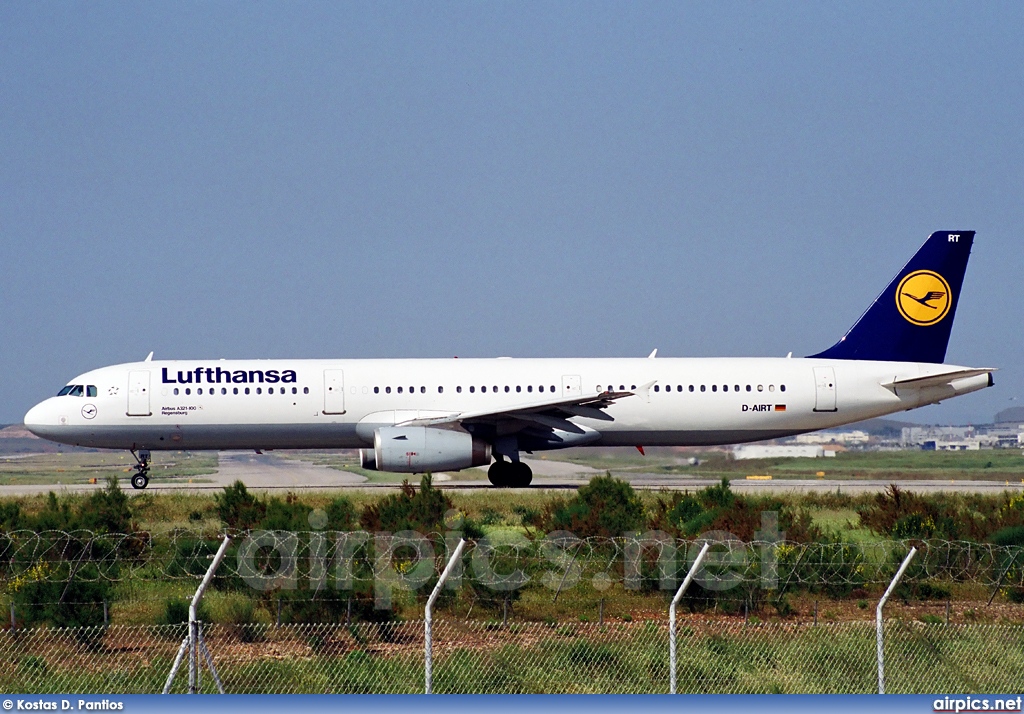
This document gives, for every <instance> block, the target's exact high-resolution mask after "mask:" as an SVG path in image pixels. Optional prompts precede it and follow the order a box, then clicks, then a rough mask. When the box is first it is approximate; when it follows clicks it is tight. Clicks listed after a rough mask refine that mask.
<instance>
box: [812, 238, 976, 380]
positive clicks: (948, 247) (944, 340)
mask: <svg viewBox="0 0 1024 714" xmlns="http://www.w3.org/2000/svg"><path fill="white" fill-rule="evenodd" d="M973 243H974V231H938V232H936V233H932V234H931V236H930V237H929V238H928V240H927V241H925V243H924V245H923V246H921V249H920V250H918V251H917V253H916V254H915V255H914V257H913V258H911V259H910V262H909V263H907V264H906V265H905V266H903V270H901V271H900V272H899V273H897V275H896V277H895V278H893V280H892V282H891V283H889V286H888V287H887V288H886V289H885V290H883V291H882V294H881V295H879V296H878V297H877V298H875V301H874V302H873V303H871V306H870V307H869V308H868V309H867V311H865V313H864V314H863V315H862V316H861V318H860V320H858V321H857V323H856V324H855V325H854V326H853V327H852V328H850V331H849V332H847V333H846V335H844V336H843V337H842V338H841V339H840V340H839V342H837V343H835V344H834V345H832V346H831V347H829V348H828V349H827V350H825V351H824V352H819V353H818V354H815V355H811V356H812V357H821V358H824V359H856V360H878V361H886V362H932V363H936V364H938V363H941V362H942V361H943V360H945V358H946V346H947V345H948V344H949V334H950V331H951V330H952V329H953V318H954V316H955V315H956V305H957V301H958V300H959V298H960V288H961V287H962V286H963V282H964V273H965V272H966V270H967V259H968V258H969V257H970V255H971V246H972V245H973Z"/></svg>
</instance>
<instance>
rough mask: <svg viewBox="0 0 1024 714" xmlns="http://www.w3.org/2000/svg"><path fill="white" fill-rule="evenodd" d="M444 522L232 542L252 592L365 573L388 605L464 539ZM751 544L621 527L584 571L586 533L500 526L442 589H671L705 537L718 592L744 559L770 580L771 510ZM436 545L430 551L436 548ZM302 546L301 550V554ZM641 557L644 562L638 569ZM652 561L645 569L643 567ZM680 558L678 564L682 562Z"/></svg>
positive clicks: (454, 523) (419, 584)
mask: <svg viewBox="0 0 1024 714" xmlns="http://www.w3.org/2000/svg"><path fill="white" fill-rule="evenodd" d="M309 523H310V526H311V527H312V528H313V529H314V530H323V529H324V528H325V527H326V525H327V515H326V513H324V512H323V511H320V510H319V509H318V510H315V511H313V512H312V513H310V515H309ZM445 524H446V526H448V528H447V530H445V532H444V533H442V534H435V535H434V538H433V539H431V538H430V537H428V536H427V535H425V534H423V533H420V532H418V531H412V530H406V531H399V532H396V533H389V532H379V533H369V532H367V531H339V532H323V533H318V532H310V533H301V534H300V533H295V532H291V531H268V530H261V531H252V532H250V533H249V534H248V535H247V536H246V537H245V538H244V539H243V540H242V541H241V542H240V544H239V547H238V552H237V556H236V557H237V573H238V575H239V577H241V579H242V580H243V581H244V582H245V583H246V585H248V586H249V587H251V588H253V589H254V590H259V591H262V592H267V591H270V590H297V589H299V587H300V582H302V581H305V583H303V584H308V586H309V588H310V589H311V590H315V591H318V592H319V591H323V590H326V589H329V588H333V589H335V590H352V589H353V588H354V586H355V583H356V581H357V579H358V580H362V579H372V582H373V595H374V607H375V608H377V609H385V610H386V609H390V608H391V602H392V594H393V593H394V592H395V591H396V590H408V591H416V590H419V589H421V588H423V587H425V586H426V585H427V584H428V583H431V582H432V580H433V578H434V577H435V576H436V575H437V572H436V564H437V559H438V556H439V555H443V556H444V558H445V560H447V559H448V558H449V557H450V556H451V554H452V553H453V552H454V551H455V548H456V547H457V546H458V543H459V541H460V540H461V539H462V537H463V532H462V530H461V525H462V517H461V515H460V514H458V512H455V511H449V513H448V514H447V515H446V518H445ZM754 535H755V541H754V543H753V544H747V543H744V542H743V541H741V540H740V539H739V538H737V537H736V536H734V535H733V534H731V533H728V532H726V531H708V532H705V533H702V534H701V535H699V536H697V537H696V538H694V539H693V540H692V541H691V542H689V543H680V542H679V541H678V540H677V539H676V538H674V537H673V536H671V535H670V534H668V533H665V532H662V531H656V530H651V531H646V532H631V533H625V534H624V535H623V537H622V538H621V539H619V541H620V542H621V544H622V547H621V548H620V549H619V550H618V552H617V553H616V557H615V558H613V559H611V560H606V561H605V563H604V564H605V567H604V569H603V570H601V571H600V572H598V573H594V574H589V573H588V574H585V573H584V567H583V564H582V563H581V562H580V553H581V550H582V548H583V546H584V545H585V544H586V543H587V541H586V540H585V539H583V538H580V537H579V536H577V535H576V534H574V533H571V532H569V531H555V532H552V533H547V534H546V535H543V536H540V535H539V534H538V535H535V536H534V537H533V538H532V539H531V538H527V536H526V535H525V534H523V533H520V532H515V531H513V532H507V533H503V534H502V535H501V537H500V538H490V537H486V536H485V537H483V538H480V539H479V540H477V541H476V542H475V544H474V547H473V548H472V549H471V550H470V552H469V554H468V557H467V558H466V560H468V573H467V571H466V563H464V562H461V561H460V562H457V563H456V564H455V566H454V568H453V570H452V572H451V574H450V576H449V578H448V581H447V582H446V583H445V588H446V589H450V590H458V589H459V588H460V587H462V585H463V581H464V579H465V578H466V577H467V576H468V577H469V578H471V579H472V580H473V582H474V583H475V584H479V585H482V586H484V587H486V588H488V589H490V590H492V591H495V592H502V591H505V592H508V591H515V590H518V589H520V588H523V587H524V586H526V585H527V584H529V583H531V582H535V581H537V580H539V581H540V583H541V584H542V585H543V586H544V587H546V588H549V589H551V590H555V591H566V590H569V589H571V588H573V587H575V586H576V585H578V584H580V583H581V582H582V581H583V580H584V578H589V580H590V584H591V585H592V586H593V587H594V588H595V589H596V590H598V591H604V590H607V589H608V588H610V587H611V586H612V585H613V584H614V583H616V582H621V583H622V585H623V587H624V588H625V589H627V590H640V589H641V588H642V587H643V581H644V579H645V577H646V578H647V579H651V578H656V579H657V584H658V588H659V589H661V590H673V589H675V588H676V587H677V586H678V583H679V580H680V579H681V576H682V575H685V573H686V571H687V570H688V569H689V567H690V566H691V565H692V563H693V562H694V561H695V560H696V558H697V554H698V552H699V551H700V549H701V547H703V544H704V543H708V544H710V546H711V548H710V549H709V551H708V553H707V555H706V557H705V559H704V561H703V563H702V564H701V567H700V568H699V569H698V571H697V572H696V573H695V574H694V580H695V581H696V582H697V583H698V584H699V585H700V586H701V587H703V588H704V589H705V590H710V591H718V592H720V591H726V590H730V589H732V588H735V587H737V586H739V585H741V584H742V583H743V582H744V576H743V574H742V573H743V572H744V571H746V570H747V569H748V567H749V565H750V563H751V561H752V560H753V562H755V563H757V564H759V565H760V567H759V573H758V577H757V585H758V586H759V587H761V588H764V589H767V590H774V589H776V588H778V579H779V578H778V559H777V552H776V547H775V546H776V544H778V543H781V542H782V541H783V540H784V534H783V533H781V532H779V528H778V513H777V512H775V511H765V512H763V513H762V514H761V529H760V530H759V531H757V532H756V533H755V534H754ZM439 550H440V551H443V552H441V553H439V552H438V551H439ZM300 551H301V555H300ZM525 553H531V554H535V555H531V557H532V558H534V560H533V562H537V561H536V556H539V558H540V561H541V563H542V564H543V566H545V567H544V568H542V569H540V570H539V571H538V569H537V568H530V572H528V571H527V570H526V569H524V568H522V567H518V566H520V565H522V563H521V562H519V561H520V559H519V557H518V556H519V555H520V554H525ZM645 563H648V567H647V573H646V575H645V567H644V566H645ZM652 566H653V568H652ZM681 566H685V567H681Z"/></svg>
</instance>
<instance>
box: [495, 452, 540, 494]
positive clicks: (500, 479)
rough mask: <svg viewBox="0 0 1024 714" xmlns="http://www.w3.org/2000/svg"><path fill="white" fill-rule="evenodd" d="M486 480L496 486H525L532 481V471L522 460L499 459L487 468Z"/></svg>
mask: <svg viewBox="0 0 1024 714" xmlns="http://www.w3.org/2000/svg"><path fill="white" fill-rule="evenodd" d="M487 480H488V481H490V482H491V483H492V484H494V485H495V486H497V487H498V488H526V487H527V486H529V485H530V482H531V481H533V471H532V470H530V467H529V466H527V465H526V464H524V463H523V462H522V461H504V460H500V459H499V460H498V461H495V462H494V463H493V464H491V468H489V469H487Z"/></svg>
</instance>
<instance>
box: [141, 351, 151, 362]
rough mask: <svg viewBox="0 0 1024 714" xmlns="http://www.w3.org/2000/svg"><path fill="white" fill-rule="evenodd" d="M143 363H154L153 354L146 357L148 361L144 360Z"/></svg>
mask: <svg viewBox="0 0 1024 714" xmlns="http://www.w3.org/2000/svg"><path fill="white" fill-rule="evenodd" d="M142 361H143V362H152V361H153V353H152V352H150V353H149V354H148V355H146V359H144V360H142Z"/></svg>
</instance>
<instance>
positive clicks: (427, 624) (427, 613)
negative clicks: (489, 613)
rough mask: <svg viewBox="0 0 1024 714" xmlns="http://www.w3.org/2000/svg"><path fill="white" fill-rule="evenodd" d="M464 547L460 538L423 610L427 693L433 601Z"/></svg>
mask: <svg viewBox="0 0 1024 714" xmlns="http://www.w3.org/2000/svg"><path fill="white" fill-rule="evenodd" d="M465 547H466V539H465V538H460V539H459V545H458V546H457V547H456V548H455V552H454V553H452V557H451V559H450V560H449V561H448V565H446V566H445V568H444V572H442V573H441V577H440V578H438V579H437V585H435V586H434V591H433V592H432V593H430V597H429V598H428V599H427V607H426V608H425V609H424V610H423V654H424V665H423V677H424V682H425V689H426V693H427V694H431V693H432V692H433V689H434V643H433V617H434V601H435V600H437V596H438V595H440V594H441V588H443V587H444V582H445V581H446V580H447V579H448V576H449V575H451V572H452V570H453V569H454V568H455V564H456V563H457V562H459V558H461V557H462V549H463V548H465Z"/></svg>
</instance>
